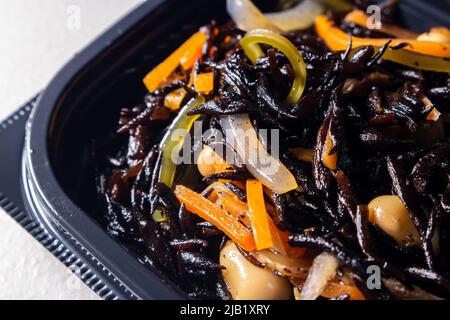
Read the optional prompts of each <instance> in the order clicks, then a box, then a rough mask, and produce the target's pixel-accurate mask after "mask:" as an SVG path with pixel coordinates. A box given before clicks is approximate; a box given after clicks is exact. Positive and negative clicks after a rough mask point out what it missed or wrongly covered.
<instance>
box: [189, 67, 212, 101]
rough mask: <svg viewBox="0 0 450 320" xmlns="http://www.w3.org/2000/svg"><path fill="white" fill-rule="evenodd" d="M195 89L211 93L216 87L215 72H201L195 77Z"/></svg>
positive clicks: (199, 91) (203, 92)
mask: <svg viewBox="0 0 450 320" xmlns="http://www.w3.org/2000/svg"><path fill="white" fill-rule="evenodd" d="M194 88H195V91H197V92H198V93H202V94H205V95H207V94H209V93H210V92H211V91H212V90H213V89H214V73H212V72H207V73H200V74H197V75H196V76H195V78H194Z"/></svg>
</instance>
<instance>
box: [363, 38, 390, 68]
mask: <svg viewBox="0 0 450 320" xmlns="http://www.w3.org/2000/svg"><path fill="white" fill-rule="evenodd" d="M391 42H392V40H389V41H388V42H386V43H385V44H384V45H383V46H382V47H381V49H380V51H378V52H377V54H376V55H375V56H374V57H373V59H372V60H370V61H369V62H368V63H367V66H368V67H371V66H372V65H374V64H375V63H377V62H378V61H379V60H380V59H381V58H382V57H383V55H384V54H385V53H386V50H387V49H389V45H390V44H391Z"/></svg>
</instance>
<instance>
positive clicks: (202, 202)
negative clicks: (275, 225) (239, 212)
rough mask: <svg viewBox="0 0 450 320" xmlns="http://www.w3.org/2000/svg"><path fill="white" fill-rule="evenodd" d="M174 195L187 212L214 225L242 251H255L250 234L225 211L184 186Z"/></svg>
mask: <svg viewBox="0 0 450 320" xmlns="http://www.w3.org/2000/svg"><path fill="white" fill-rule="evenodd" d="M175 195H176V197H177V198H178V200H179V201H180V202H181V203H182V204H184V205H185V206H186V209H187V210H188V211H190V212H192V213H194V214H196V215H198V216H199V217H201V218H203V219H205V220H206V221H208V222H210V223H212V224H213V225H215V226H216V227H217V228H219V229H220V230H222V231H223V232H224V233H225V234H226V235H227V236H228V237H230V239H231V240H233V241H234V242H235V243H237V244H238V245H239V246H240V247H241V248H242V249H244V250H247V251H252V250H254V249H255V241H254V239H253V235H252V233H251V232H250V231H249V230H248V229H247V228H246V227H245V226H243V225H242V224H241V223H240V222H239V220H238V219H236V218H235V217H233V216H231V215H230V214H228V213H227V212H226V211H225V210H223V209H221V208H219V207H217V206H216V205H215V204H214V203H212V202H211V201H209V200H208V199H206V198H205V197H202V196H201V195H200V194H198V193H196V192H195V191H192V190H191V189H189V188H187V187H185V186H181V185H178V186H176V187H175Z"/></svg>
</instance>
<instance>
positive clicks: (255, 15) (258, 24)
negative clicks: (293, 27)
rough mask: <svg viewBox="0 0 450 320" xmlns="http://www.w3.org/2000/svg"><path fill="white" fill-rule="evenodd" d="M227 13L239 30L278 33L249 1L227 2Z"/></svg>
mask: <svg viewBox="0 0 450 320" xmlns="http://www.w3.org/2000/svg"><path fill="white" fill-rule="evenodd" d="M227 11H228V14H229V15H230V16H231V18H232V19H233V21H234V22H235V23H236V25H237V26H238V28H239V29H242V30H244V31H249V30H253V29H268V30H272V31H276V32H277V31H279V30H278V29H277V28H276V27H275V26H274V25H273V24H272V23H271V22H270V21H269V20H267V18H266V17H265V16H264V14H262V13H261V11H260V10H259V9H258V8H257V7H256V6H255V5H254V4H253V2H251V1H250V0H227Z"/></svg>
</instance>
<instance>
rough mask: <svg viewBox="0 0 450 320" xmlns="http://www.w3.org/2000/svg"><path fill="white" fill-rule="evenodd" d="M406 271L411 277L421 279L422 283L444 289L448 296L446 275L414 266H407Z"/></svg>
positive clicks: (449, 281)
mask: <svg viewBox="0 0 450 320" xmlns="http://www.w3.org/2000/svg"><path fill="white" fill-rule="evenodd" d="M406 272H407V273H408V274H409V275H410V276H412V277H413V278H416V279H418V280H420V281H423V282H424V283H428V284H432V285H438V286H439V287H440V288H442V289H443V290H445V292H446V293H447V294H446V295H447V296H450V279H449V278H448V276H445V275H442V274H439V273H436V272H434V271H431V270H427V269H423V268H416V267H412V268H407V269H406Z"/></svg>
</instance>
